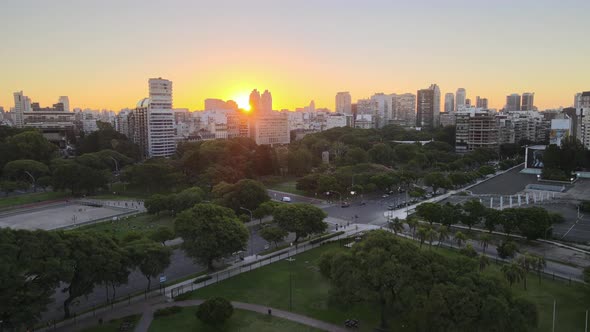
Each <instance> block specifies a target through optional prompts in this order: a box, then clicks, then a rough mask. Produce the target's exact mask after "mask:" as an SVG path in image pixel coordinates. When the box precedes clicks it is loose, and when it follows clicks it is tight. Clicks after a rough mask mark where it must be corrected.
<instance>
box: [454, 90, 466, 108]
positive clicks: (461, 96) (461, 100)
mask: <svg viewBox="0 0 590 332" xmlns="http://www.w3.org/2000/svg"><path fill="white" fill-rule="evenodd" d="M465 99H467V91H465V89H464V88H459V89H457V93H456V97H455V111H458V110H459V109H460V108H463V107H465Z"/></svg>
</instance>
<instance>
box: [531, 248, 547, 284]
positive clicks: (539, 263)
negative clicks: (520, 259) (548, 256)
mask: <svg viewBox="0 0 590 332" xmlns="http://www.w3.org/2000/svg"><path fill="white" fill-rule="evenodd" d="M530 256H531V258H532V262H531V268H532V269H533V271H535V272H537V275H538V276H539V283H541V272H543V270H544V269H545V267H546V266H547V261H546V260H545V257H543V256H539V255H534V254H530Z"/></svg>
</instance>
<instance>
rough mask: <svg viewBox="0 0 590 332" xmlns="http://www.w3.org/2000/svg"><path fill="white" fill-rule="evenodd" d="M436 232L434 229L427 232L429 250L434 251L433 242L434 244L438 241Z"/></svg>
mask: <svg viewBox="0 0 590 332" xmlns="http://www.w3.org/2000/svg"><path fill="white" fill-rule="evenodd" d="M436 235H437V233H436V231H435V230H434V229H432V228H431V227H429V228H428V229H427V230H426V240H427V241H428V248H429V249H432V242H434V240H436Z"/></svg>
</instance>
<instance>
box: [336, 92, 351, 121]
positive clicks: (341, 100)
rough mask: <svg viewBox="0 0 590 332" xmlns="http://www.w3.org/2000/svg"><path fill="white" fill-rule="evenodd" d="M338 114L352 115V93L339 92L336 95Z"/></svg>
mask: <svg viewBox="0 0 590 332" xmlns="http://www.w3.org/2000/svg"><path fill="white" fill-rule="evenodd" d="M335 111H336V113H342V114H348V115H350V114H352V100H351V98H350V92H348V91H346V92H338V93H337V94H336V109H335Z"/></svg>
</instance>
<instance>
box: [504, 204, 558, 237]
mask: <svg viewBox="0 0 590 332" xmlns="http://www.w3.org/2000/svg"><path fill="white" fill-rule="evenodd" d="M509 210H514V211H511V213H513V214H514V215H516V218H517V220H518V224H517V225H518V226H517V227H518V230H519V232H520V234H522V235H523V236H524V237H526V238H527V240H536V239H538V238H545V235H546V234H545V233H546V232H547V231H548V230H549V229H550V228H551V223H552V221H553V218H552V217H551V215H550V214H549V213H548V212H547V210H545V209H543V208H540V207H530V208H524V209H509Z"/></svg>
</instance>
